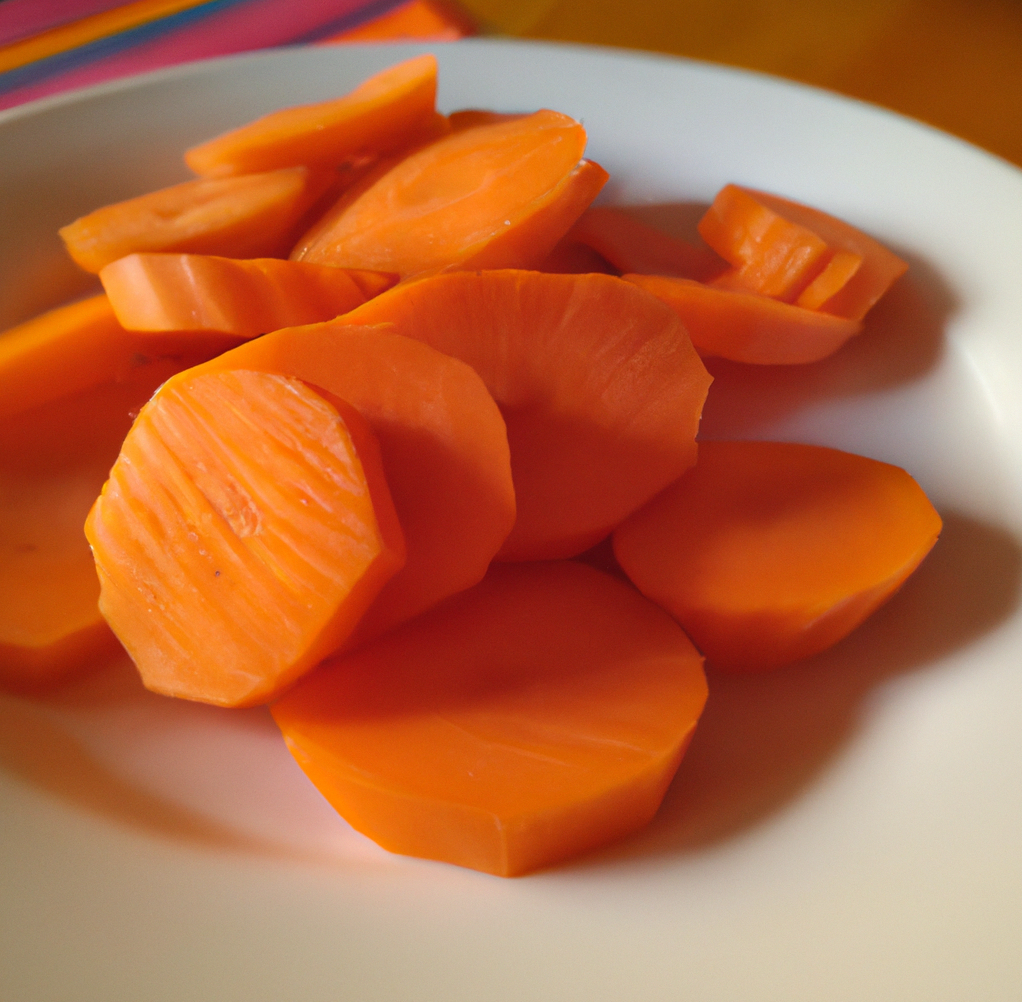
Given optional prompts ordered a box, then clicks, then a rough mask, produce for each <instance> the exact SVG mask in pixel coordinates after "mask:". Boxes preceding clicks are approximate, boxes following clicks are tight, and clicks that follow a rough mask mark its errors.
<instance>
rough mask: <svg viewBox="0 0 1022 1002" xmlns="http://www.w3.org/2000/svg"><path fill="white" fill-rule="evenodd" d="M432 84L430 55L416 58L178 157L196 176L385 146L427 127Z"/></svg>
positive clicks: (334, 158)
mask: <svg viewBox="0 0 1022 1002" xmlns="http://www.w3.org/2000/svg"><path fill="white" fill-rule="evenodd" d="M436 82H437V62H436V57H435V56H431V55H423V56H416V57H414V58H413V59H408V60H406V61H405V62H403V63H398V64H397V65H396V66H391V67H390V68H389V69H386V70H384V71H383V72H382V73H377V74H376V75H375V76H373V77H370V78H369V79H368V80H366V81H364V82H363V83H361V84H360V85H359V86H358V87H356V88H355V89H354V90H353V91H351V92H350V93H348V94H345V95H344V96H343V97H339V98H335V99H334V100H332V101H323V102H320V103H319V104H307V105H300V106H299V107H295V108H285V109H283V110H281V111H274V112H271V113H270V114H269V115H265V116H263V117H262V118H259V119H256V120H255V121H254V122H250V123H249V124H248V125H243V126H242V127H241V128H239V129H234V130H233V131H231V132H227V133H224V134H223V135H222V136H218V137H216V138H215V139H210V140H209V141H208V142H205V143H202V144H200V145H199V146H193V147H192V148H191V149H190V150H188V151H186V153H185V163H187V164H188V166H189V167H191V169H192V170H193V171H195V173H196V174H206V175H213V174H249V173H253V172H255V171H267V170H274V169H275V168H278V167H292V166H296V165H298V164H307V165H311V166H321V167H334V166H337V165H338V164H341V163H343V162H344V161H345V160H347V159H349V158H351V157H355V156H365V155H373V156H375V155H377V154H381V153H388V152H392V151H394V150H396V149H400V148H401V147H403V146H406V145H407V144H408V142H409V140H410V138H411V137H412V136H414V135H415V134H417V133H419V132H427V131H429V130H431V129H433V128H434V127H435V122H434V120H435V118H436V109H435V105H436Z"/></svg>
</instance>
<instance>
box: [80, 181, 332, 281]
mask: <svg viewBox="0 0 1022 1002" xmlns="http://www.w3.org/2000/svg"><path fill="white" fill-rule="evenodd" d="M334 180H335V178H334V176H333V175H332V174H331V173H329V172H326V171H311V170H309V168H307V167H289V168H286V169H284V170H277V171H269V172H267V173H263V174H247V175H244V176H242V177H228V178H198V179H196V180H194V181H185V182H183V183H182V184H175V185H173V186H172V187H170V188H161V189H160V190H159V191H152V192H149V193H148V194H146V195H140V196H139V197H138V198H129V199H128V200H127V201H125V202H116V203H114V204H113V205H107V206H104V207H103V208H101V209H96V211H95V212H90V213H89V214H88V215H87V216H82V217H81V218H80V219H76V220H75V221H74V222H73V223H69V224H68V225H67V226H64V227H62V228H61V230H60V236H61V238H62V239H63V241H64V244H65V246H66V247H67V250H68V253H69V254H70V255H71V257H72V258H74V260H75V262H76V263H77V264H78V265H80V266H81V267H82V268H84V269H85V270H86V271H90V272H93V273H95V272H98V271H99V270H100V269H101V268H102V267H103V266H104V265H107V264H109V263H110V262H111V261H116V260H117V258H119V257H124V255H125V254H132V253H134V252H135V251H189V252H191V253H194V254H223V255H225V256H227V257H284V256H286V255H287V252H288V251H289V250H290V248H291V246H292V245H293V243H294V241H295V237H296V234H295V232H294V231H295V228H296V226H297V225H298V224H300V223H301V221H302V220H303V219H304V216H305V212H306V210H307V209H309V208H310V207H311V206H312V205H313V203H315V202H316V201H317V200H318V199H319V198H320V196H321V195H323V193H324V192H325V191H326V190H327V189H328V188H329V187H330V185H331V184H332V183H334Z"/></svg>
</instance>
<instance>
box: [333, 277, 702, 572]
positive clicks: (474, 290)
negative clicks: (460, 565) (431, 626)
mask: <svg viewBox="0 0 1022 1002" xmlns="http://www.w3.org/2000/svg"><path fill="white" fill-rule="evenodd" d="M345 320H346V321H347V322H349V323H352V324H355V323H365V324H375V323H387V322H390V323H393V324H394V325H395V328H396V330H397V331H398V333H401V334H406V335H408V336H409V337H413V338H416V339H417V340H420V341H425V342H426V343H427V344H430V345H432V346H433V347H434V348H437V349H438V350H440V351H442V352H444V353H445V354H448V355H453V356H454V357H455V358H460V359H462V360H463V361H465V362H467V363H468V364H469V365H471V366H472V368H473V369H475V370H476V372H478V373H479V375H480V376H481V377H482V379H483V382H484V383H485V384H486V386H487V387H488V388H489V390H490V392H491V393H492V394H493V397H494V399H495V400H496V401H497V403H498V404H499V405H500V408H501V412H502V413H503V415H504V419H505V421H506V422H507V434H508V441H509V442H510V446H511V469H512V471H513V474H514V483H515V493H516V496H517V500H518V518H517V521H516V522H515V527H514V529H513V530H512V531H511V535H510V536H509V537H508V539H507V542H506V543H505V544H504V546H503V547H502V548H501V557H502V558H503V559H510V560H532V559H549V558H554V557H567V556H573V555H575V554H576V553H580V552H582V550H585V549H587V548H588V547H589V546H591V545H592V544H593V543H595V542H596V541H597V540H599V539H601V538H602V537H603V536H605V535H607V534H608V533H609V532H610V530H611V529H612V528H613V527H614V526H615V525H616V524H617V523H618V522H619V521H620V520H621V519H622V518H624V516H625V515H627V514H628V513H629V512H631V511H633V510H634V509H635V508H637V507H638V506H639V505H641V504H643V503H645V501H647V500H648V499H649V498H650V497H652V496H653V494H655V493H656V492H657V491H659V490H661V489H662V488H663V487H665V486H666V485H667V484H668V483H670V482H671V481H672V480H673V479H675V478H676V477H678V476H680V474H681V473H682V472H684V471H685V470H686V469H687V468H688V467H689V466H690V465H691V464H692V463H693V462H695V433H696V428H697V426H698V422H699V416H700V413H701V411H702V406H703V401H704V399H705V397H706V391H707V389H708V387H709V385H710V377H709V375H708V374H707V372H706V370H705V368H704V367H703V365H702V363H701V362H700V360H699V357H698V356H697V355H696V353H695V350H694V349H693V348H692V344H691V342H690V341H689V339H688V336H687V335H686V334H685V331H684V329H683V327H682V326H681V324H680V322H679V321H678V318H677V316H676V315H675V314H674V313H673V311H672V310H670V309H669V308H668V307H666V306H664V305H663V304H662V303H660V302H659V301H658V300H657V299H656V298H655V297H654V296H652V295H649V294H648V293H646V292H644V291H643V290H641V289H639V288H637V287H636V286H635V285H633V284H631V283H629V282H623V281H621V280H620V279H618V278H613V277H611V276H609V275H597V274H591V275H550V274H543V273H540V272H529V271H484V272H480V273H478V274H475V273H457V272H455V273H450V274H443V275H437V276H433V277H430V278H424V279H421V280H420V281H417V282H411V283H406V284H404V285H398V286H395V287H394V288H393V289H389V290H388V291H387V292H385V293H383V295H382V296H378V297H377V298H376V299H373V300H370V301H369V302H368V303H365V304H364V305H362V306H360V307H358V309H356V310H353V311H352V312H351V313H349V314H348V315H347V316H346V317H345Z"/></svg>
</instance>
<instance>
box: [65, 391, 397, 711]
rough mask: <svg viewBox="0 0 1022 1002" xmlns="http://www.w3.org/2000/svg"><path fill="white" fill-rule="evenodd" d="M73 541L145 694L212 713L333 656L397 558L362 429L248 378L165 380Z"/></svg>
mask: <svg viewBox="0 0 1022 1002" xmlns="http://www.w3.org/2000/svg"><path fill="white" fill-rule="evenodd" d="M342 412H343V416H342ZM85 528H86V535H87V536H88V539H89V542H90V544H91V545H92V550H93V554H94V556H95V559H96V569H97V571H98V572H99V579H100V585H101V593H100V609H101V610H102V612H103V615H104V616H105V618H106V620H107V622H108V623H110V626H111V628H112V629H113V631H114V633H116V634H117V636H118V637H119V638H120V640H121V642H122V643H123V644H124V646H125V648H126V649H127V651H128V653H129V654H130V655H131V657H132V659H133V660H134V662H135V664H136V666H137V667H138V670H139V673H140V674H141V676H142V680H143V682H144V683H145V685H146V686H147V687H148V688H150V689H152V690H154V691H156V692H161V693H164V694H166V695H170V696H180V697H183V698H186V699H195V700H200V701H203V702H208V703H215V704H218V705H222V706H252V705H255V704H258V703H262V702H266V701H267V700H269V699H272V698H273V697H274V696H276V695H278V694H279V693H280V692H281V691H282V690H283V689H284V688H286V687H287V686H288V685H290V684H291V683H292V682H294V681H295V679H297V678H298V677H299V676H300V675H301V674H303V673H304V672H305V671H307V670H308V669H309V668H311V667H312V666H313V665H315V664H316V663H317V662H318V661H320V660H321V659H322V658H323V657H324V656H325V655H327V654H328V653H330V652H331V651H332V650H335V649H336V648H337V647H338V646H339V645H340V644H341V643H343V641H344V640H345V639H346V638H347V637H348V636H349V634H350V633H351V631H352V630H353V629H354V627H355V625H356V624H357V623H358V620H359V618H360V617H361V615H362V613H363V612H364V611H365V610H366V609H367V608H368V606H369V605H370V603H371V602H372V600H373V599H374V598H375V597H376V594H377V592H378V591H379V590H380V588H381V587H382V586H383V585H384V583H385V582H386V581H387V579H388V578H390V577H391V576H392V575H393V574H394V572H395V571H396V570H397V569H398V568H399V567H400V566H401V564H402V563H403V561H404V546H403V541H402V538H401V530H400V527H399V526H398V523H397V518H396V516H395V515H394V511H393V507H392V505H391V502H390V496H389V494H388V492H387V486H386V482H385V480H384V478H383V471H382V469H381V467H380V460H379V455H378V452H377V447H376V443H375V440H374V438H373V436H372V433H371V432H370V430H369V428H368V426H366V425H365V422H364V421H363V419H362V418H361V417H360V416H359V415H358V413H357V412H355V411H354V410H353V409H351V408H349V407H347V405H345V404H342V403H341V402H340V401H336V400H334V401H327V400H326V399H324V398H323V396H321V395H320V394H318V393H316V392H314V391H313V390H311V389H310V388H309V387H307V386H306V385H305V384H304V383H301V382H299V381H298V380H295V379H288V378H286V377H283V376H277V375H272V374H267V373H258V372H246V371H225V372H215V373H204V374H189V378H183V379H178V380H176V381H173V382H170V383H165V384H164V385H163V386H162V387H161V388H160V390H159V392H157V393H156V394H155V395H154V396H153V398H152V400H150V402H149V403H148V404H147V405H146V406H145V407H144V408H143V409H142V412H141V413H140V414H139V416H138V419H137V420H136V421H135V423H134V425H133V426H132V428H131V431H130V432H129V433H128V436H127V438H126V439H125V440H124V444H123V446H122V448H121V452H120V455H119V456H118V459H117V462H116V463H115V464H114V466H113V469H112V470H111V472H110V479H109V480H108V481H107V483H106V484H105V485H104V487H103V492H102V494H101V495H100V497H99V499H98V500H97V501H96V503H95V505H94V506H93V508H92V511H91V512H90V514H89V518H88V520H87V522H86V527H85Z"/></svg>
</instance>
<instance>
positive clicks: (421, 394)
mask: <svg viewBox="0 0 1022 1002" xmlns="http://www.w3.org/2000/svg"><path fill="white" fill-rule="evenodd" d="M229 369H251V370H257V371H263V372H272V373H276V374H278V375H284V376H293V377H295V378H297V379H301V380H304V381H305V382H307V383H309V384H311V385H315V386H318V387H322V388H323V389H324V390H326V391H327V392H329V393H331V394H333V395H335V396H337V397H340V398H341V399H342V400H345V401H347V402H348V403H349V404H350V405H351V406H352V407H354V408H355V409H356V410H357V411H358V412H359V413H360V414H361V415H362V417H363V418H364V419H365V420H366V421H367V422H368V423H369V426H370V428H371V429H372V431H373V434H374V435H375V436H376V438H377V440H378V442H379V446H380V454H381V458H382V463H383V471H384V474H385V476H386V478H387V484H388V486H389V488H390V494H391V497H392V499H393V502H394V508H395V510H396V512H397V517H398V520H399V521H400V523H401V527H402V530H403V532H404V539H405V545H406V551H407V560H406V562H405V565H404V567H403V568H402V569H401V570H400V571H398V572H397V573H396V574H395V575H394V577H393V578H392V579H391V580H390V581H388V582H387V584H386V585H384V587H383V590H382V591H381V592H380V594H379V596H378V597H377V599H376V601H375V602H374V603H373V605H372V607H371V608H370V609H369V611H368V612H367V613H366V615H365V617H364V618H363V620H362V622H361V623H360V624H359V627H358V630H357V632H356V635H355V638H353V640H354V639H362V638H365V637H367V636H372V635H375V634H377V633H380V632H382V631H383V630H385V629H387V628H389V627H390V626H393V625H394V624H395V623H398V622H400V621H402V620H404V619H407V618H409V617H410V616H414V615H416V614H417V613H419V612H421V611H422V610H423V609H426V608H428V607H429V606H431V605H433V604H434V603H436V602H439V601H440V600H441V599H443V598H446V597H447V596H448V595H451V594H453V593H454V592H457V591H461V590H462V589H464V588H468V587H471V586H472V585H474V584H476V583H477V582H478V581H479V580H480V579H481V578H482V576H483V575H484V574H485V573H486V568H487V567H488V566H489V563H490V561H491V560H492V558H493V556H494V554H495V553H496V552H497V550H498V549H499V548H500V546H501V544H502V543H503V542H504V540H505V538H506V537H507V534H508V533H509V532H510V531H511V526H512V525H513V524H514V520H515V494H514V487H513V485H512V482H511V464H510V459H509V455H508V444H507V431H506V429H505V426H504V419H503V418H502V417H501V415H500V411H499V410H498V409H497V405H496V404H495V403H494V401H493V398H492V397H491V396H490V394H489V393H488V392H487V390H486V387H485V386H484V385H483V381H482V380H481V379H480V378H479V376H478V375H476V373H475V372H473V371H472V369H470V368H469V367H468V366H467V365H465V364H464V363H463V362H460V361H458V360H457V359H455V358H450V357H448V356H447V355H443V354H441V353H440V352H438V351H436V350H434V349H432V348H430V347H429V346H428V345H425V344H422V343H420V342H418V341H414V340H411V339H410V338H406V337H400V336H399V335H396V334H394V333H391V332H388V331H387V329H385V328H380V329H371V328H360V327H348V326H345V325H344V324H341V323H327V324H317V325H313V326H309V327H296V328H290V329H287V330H281V331H276V332H274V333H272V334H268V335H266V336H265V337H261V338H257V339H256V340H254V341H249V342H247V343H245V344H243V345H241V346H240V347H238V348H236V349H235V350H233V351H230V352H227V353H226V354H224V355H221V356H220V357H218V358H215V359H213V360H212V361H210V362H208V363H207V364H205V365H204V366H202V367H201V368H198V369H196V370H195V372H196V373H203V372H220V371H225V370H229Z"/></svg>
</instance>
